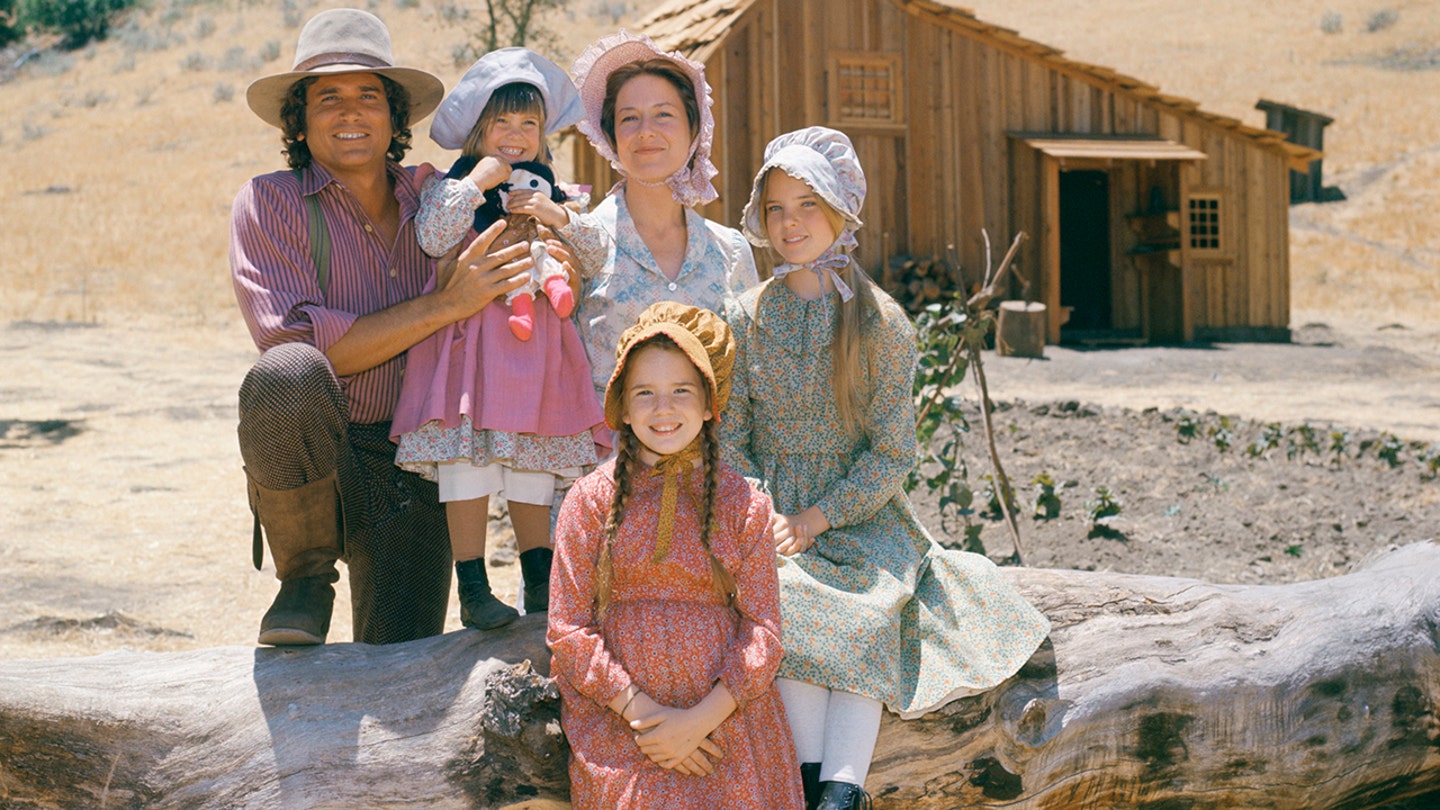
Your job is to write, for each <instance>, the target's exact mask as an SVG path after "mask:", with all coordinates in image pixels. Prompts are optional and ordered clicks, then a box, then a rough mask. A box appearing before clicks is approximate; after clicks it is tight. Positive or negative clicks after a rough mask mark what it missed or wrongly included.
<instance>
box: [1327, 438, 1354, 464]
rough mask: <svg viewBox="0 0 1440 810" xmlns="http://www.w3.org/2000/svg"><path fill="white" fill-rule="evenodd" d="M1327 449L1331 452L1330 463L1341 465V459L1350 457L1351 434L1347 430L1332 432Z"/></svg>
mask: <svg viewBox="0 0 1440 810" xmlns="http://www.w3.org/2000/svg"><path fill="white" fill-rule="evenodd" d="M1326 449H1327V450H1329V451H1330V463H1331V464H1339V463H1340V461H1341V459H1344V458H1345V457H1346V456H1348V455H1350V432H1349V431H1347V430H1332V431H1330V444H1329V445H1328V446H1327V447H1326Z"/></svg>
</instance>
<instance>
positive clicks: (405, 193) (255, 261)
mask: <svg viewBox="0 0 1440 810" xmlns="http://www.w3.org/2000/svg"><path fill="white" fill-rule="evenodd" d="M386 168H387V170H388V172H389V174H390V178H391V181H392V183H393V184H394V187H395V198H396V199H397V200H398V201H399V202H400V231H399V233H398V234H397V236H396V237H395V245H394V247H393V248H387V247H386V245H385V242H384V239H383V238H382V237H381V236H380V233H379V231H378V229H376V228H374V227H373V226H372V225H371V224H370V219H369V217H368V216H366V214H365V211H364V209H363V208H361V206H360V202H359V200H357V199H355V196H354V195H352V194H351V193H350V191H349V190H348V189H346V188H345V186H344V185H343V184H341V183H339V182H337V181H335V179H334V178H333V177H332V176H331V175H330V173H329V172H327V171H326V170H325V169H324V168H322V167H321V166H320V165H319V164H315V163H312V164H311V165H310V167H309V168H308V169H305V170H304V171H303V172H301V176H300V178H299V179H298V180H297V179H296V177H295V174H294V173H293V172H289V171H283V172H275V173H274V174H266V175H261V176H260V177H256V178H253V179H251V180H250V181H249V182H248V183H246V184H245V185H244V187H242V188H241V189H240V193H239V194H237V195H236V196H235V205H234V208H233V209H232V210H231V214H230V272H231V276H232V280H233V281H234V284H235V297H236V299H237V300H238V301H239V303H240V312H241V313H242V314H243V315H244V316H245V324H246V325H247V326H248V327H250V336H251V337H252V338H254V339H255V345H256V346H257V347H259V348H260V350H261V351H264V350H266V349H269V348H271V347H273V346H278V345H280V344H281V343H293V342H299V343H308V344H310V345H312V346H315V347H316V348H318V349H320V350H321V351H325V350H327V349H329V348H330V347H331V346H333V345H335V343H336V341H338V340H340V338H341V337H342V336H343V335H344V334H345V332H346V331H347V330H348V329H349V328H350V325H351V324H353V323H354V322H355V320H356V319H357V318H359V317H360V316H361V315H369V314H370V313H372V312H378V311H380V310H382V309H385V308H387V307H390V306H394V305H395V304H398V303H400V302H402V301H406V300H409V299H411V298H414V297H416V296H417V295H419V294H420V293H421V292H422V291H423V290H424V288H425V283H426V282H427V281H428V280H429V278H430V276H431V274H432V273H433V271H434V267H435V264H434V260H433V259H431V258H430V257H429V256H426V255H425V253H424V251H422V250H421V249H420V245H419V243H418V242H417V241H416V239H415V225H414V220H415V213H416V211H417V210H418V209H419V202H420V197H419V193H418V183H417V181H416V179H415V176H414V175H415V171H416V170H415V169H410V168H405V167H402V166H400V165H399V164H397V163H394V162H391V163H389V164H388V165H387V167H386ZM424 174H428V172H424ZM312 194H316V195H319V199H320V208H321V210H322V211H323V212H324V215H325V224H326V227H327V228H328V229H329V232H330V271H329V281H328V283H327V285H326V289H325V291H324V292H323V293H322V292H321V291H320V283H319V280H318V279H317V277H316V273H315V263H314V260H313V259H312V258H311V253H310V238H309V230H308V222H309V210H308V208H307V206H306V203H305V199H304V198H305V197H306V196H309V195H312ZM404 367H405V355H404V353H401V354H400V355H397V356H396V357H392V358H390V359H389V360H387V361H385V362H384V363H381V364H380V365H378V366H375V367H374V368H371V369H368V370H366V371H362V372H360V373H359V374H355V375H352V376H349V377H341V378H340V386H341V389H342V390H343V391H344V392H345V396H346V399H347V400H348V402H349V405H350V421H352V422H358V423H370V422H384V421H388V420H389V419H390V418H391V416H392V415H393V414H394V411H395V402H396V400H397V399H398V398H399V396H400V377H401V374H402V373H403V371H404Z"/></svg>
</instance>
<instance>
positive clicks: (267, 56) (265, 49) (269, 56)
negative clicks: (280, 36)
mask: <svg viewBox="0 0 1440 810" xmlns="http://www.w3.org/2000/svg"><path fill="white" fill-rule="evenodd" d="M279 58H280V42H279V41H278V40H274V39H272V40H270V41H269V42H266V43H265V44H264V45H261V46H260V63H261V64H262V65H268V64H270V63H271V62H274V61H275V60H276V59H279Z"/></svg>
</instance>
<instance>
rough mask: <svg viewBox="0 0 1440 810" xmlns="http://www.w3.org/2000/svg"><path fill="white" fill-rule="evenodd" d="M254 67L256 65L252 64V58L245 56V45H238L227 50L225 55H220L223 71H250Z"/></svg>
mask: <svg viewBox="0 0 1440 810" xmlns="http://www.w3.org/2000/svg"><path fill="white" fill-rule="evenodd" d="M253 67H254V65H251V64H250V60H249V59H248V58H246V56H245V47H244V46H243V45H236V46H235V47H233V48H230V49H228V50H226V51H225V55H224V56H221V57H220V69H221V70H223V71H227V72H229V71H236V70H245V71H248V70H251V69H252V68H253Z"/></svg>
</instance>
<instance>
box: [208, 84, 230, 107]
mask: <svg viewBox="0 0 1440 810" xmlns="http://www.w3.org/2000/svg"><path fill="white" fill-rule="evenodd" d="M210 97H211V98H213V99H214V100H215V103H216V104H224V103H226V102H228V101H231V100H233V99H234V98H235V87H234V86H233V85H231V84H230V83H229V82H220V83H219V84H217V85H215V89H214V90H213V91H211V93H210Z"/></svg>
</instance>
